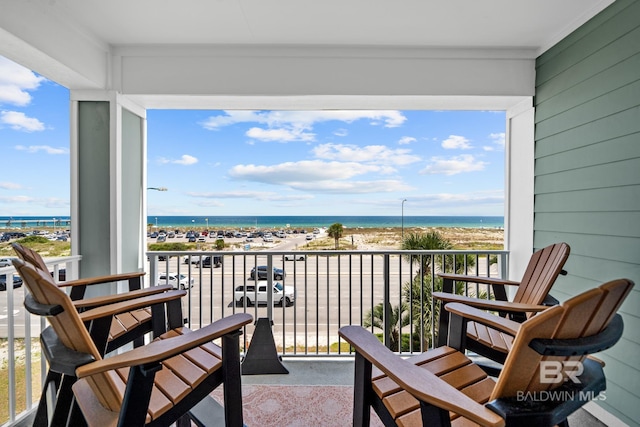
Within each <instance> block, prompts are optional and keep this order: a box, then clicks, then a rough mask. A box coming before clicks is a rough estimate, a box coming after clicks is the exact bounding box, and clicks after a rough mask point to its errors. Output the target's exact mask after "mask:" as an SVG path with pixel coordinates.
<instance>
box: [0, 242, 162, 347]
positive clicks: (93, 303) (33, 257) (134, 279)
mask: <svg viewBox="0 0 640 427" xmlns="http://www.w3.org/2000/svg"><path fill="white" fill-rule="evenodd" d="M11 246H12V247H13V250H14V251H15V252H16V254H17V255H18V257H20V259H22V260H23V261H25V262H28V263H30V264H31V265H33V266H34V267H35V268H37V269H40V270H41V271H43V272H46V273H48V272H49V269H48V267H47V264H46V263H45V261H44V259H42V257H41V256H40V254H39V253H37V252H36V251H34V250H32V249H30V248H27V247H26V246H23V245H21V244H19V243H12V244H11ZM144 275H145V273H144V272H133V273H124V274H114V275H107V276H98V277H90V278H86V279H78V280H70V281H66V282H61V283H58V286H59V287H61V288H67V289H71V291H70V297H71V299H72V300H73V301H74V305H75V307H76V308H77V309H78V311H85V310H88V309H90V308H95V307H100V306H103V305H106V304H113V303H116V302H121V301H127V300H131V299H135V298H140V297H144V296H148V295H154V294H158V293H162V292H167V291H169V290H171V289H172V287H171V286H170V285H161V286H151V287H149V288H143V287H142V278H143V276H144ZM120 281H127V282H128V283H129V292H126V293H121V294H116V295H105V296H100V297H93V298H84V295H85V292H86V289H87V286H92V285H99V284H105V283H114V282H120ZM151 330H152V323H151V310H150V309H149V308H144V309H139V310H134V311H131V312H126V313H121V314H118V315H116V316H114V317H113V320H112V322H111V323H110V326H109V328H108V329H106V330H103V331H97V330H96V329H95V328H94V330H93V336H94V337H96V336H98V334H99V333H100V334H108V335H107V336H106V341H105V340H103V339H102V338H100V339H98V340H97V342H96V345H98V350H99V351H100V354H101V355H103V356H104V354H105V353H108V352H111V351H113V350H115V349H117V348H120V347H122V346H123V345H125V344H128V343H130V342H133V343H134V345H135V346H139V345H141V344H143V343H144V339H143V338H144V335H145V334H146V333H149V332H151ZM99 343H104V346H103V345H102V344H99Z"/></svg>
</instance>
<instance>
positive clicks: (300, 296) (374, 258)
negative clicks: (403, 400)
mask: <svg viewBox="0 0 640 427" xmlns="http://www.w3.org/2000/svg"><path fill="white" fill-rule="evenodd" d="M147 255H148V258H149V272H150V274H149V280H150V283H154V284H164V283H170V284H172V285H174V286H175V287H184V288H185V289H187V290H188V295H187V296H186V298H185V299H184V312H185V313H186V317H187V318H188V322H189V324H190V326H191V327H192V328H198V327H200V326H201V325H205V324H208V323H210V322H212V321H214V320H217V319H219V318H221V317H224V316H228V315H230V314H232V313H236V312H248V313H251V314H252V315H253V316H254V318H256V319H258V318H267V319H269V320H270V321H271V322H272V324H273V326H272V331H273V336H274V341H275V344H276V347H277V350H278V352H279V353H280V354H282V355H284V356H298V355H302V356H308V355H339V354H344V353H345V352H346V353H347V354H348V347H347V346H343V345H342V344H343V343H341V342H340V340H339V338H338V329H339V328H340V327H341V326H344V325H349V324H357V325H363V326H366V327H367V328H369V329H371V330H372V331H373V332H375V333H378V334H380V335H381V337H382V339H383V340H384V342H385V344H386V345H387V346H389V347H390V348H392V349H394V350H396V351H400V352H409V353H410V352H416V351H423V350H425V349H427V348H429V347H430V346H431V345H432V343H434V342H435V334H436V329H437V327H436V325H435V322H437V320H436V319H437V317H436V316H435V314H436V311H437V309H438V308H437V304H435V302H434V301H433V300H432V299H431V293H432V292H433V291H434V290H437V288H439V287H440V286H441V282H440V280H439V279H438V277H437V273H439V272H447V273H451V272H458V273H463V272H466V273H468V274H474V275H481V276H489V277H507V271H506V268H507V265H508V262H507V253H506V252H505V251H366V252H363V251H308V252H276V251H268V252H267V251H264V252H262V251H261V252H226V251H225V252H204V251H202V252H148V254H147ZM294 255H295V256H294ZM212 261H213V262H212ZM258 266H263V267H266V268H265V269H264V270H261V271H259V273H260V274H262V273H264V276H262V275H260V276H259V277H258V279H259V280H258V281H257V282H256V280H255V279H254V277H253V276H255V274H254V275H253V276H252V270H253V269H254V268H257V267H258ZM274 269H276V270H274ZM271 271H274V274H267V272H271ZM281 276H283V277H281ZM181 277H182V278H181ZM276 284H280V285H282V286H283V287H284V289H283V291H284V294H285V296H284V297H283V294H282V292H281V291H279V290H275V291H274V292H266V293H265V292H260V291H264V290H267V289H274V288H273V286H274V285H276ZM185 285H186V286H185ZM462 292H463V293H464V294H467V295H477V296H480V297H486V298H490V297H491V291H490V289H487V288H486V287H483V286H475V285H474V286H473V287H468V288H465V289H463V290H462ZM288 294H291V295H292V297H290V299H293V301H291V303H290V304H286V303H285V304H280V301H281V299H283V298H285V299H286V298H287V296H286V295H288ZM261 300H264V302H262V301H261ZM249 301H250V302H251V304H249ZM256 301H258V302H260V303H258V304H256V303H255V302H256ZM252 334H253V330H252V328H247V330H246V331H245V339H246V344H248V343H249V342H250V339H251V337H252ZM401 342H402V344H400V343H401Z"/></svg>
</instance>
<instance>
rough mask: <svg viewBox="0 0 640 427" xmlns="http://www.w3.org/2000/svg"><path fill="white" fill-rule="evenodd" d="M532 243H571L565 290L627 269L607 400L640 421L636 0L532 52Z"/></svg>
mask: <svg viewBox="0 0 640 427" xmlns="http://www.w3.org/2000/svg"><path fill="white" fill-rule="evenodd" d="M535 107H536V118H535V122H536V130H535V140H536V146H535V218H534V246H535V248H536V249H539V248H542V247H544V246H546V245H548V244H550V243H553V242H556V241H566V242H567V243H569V244H570V245H571V256H570V257H569V261H568V262H567V265H566V270H567V271H568V272H569V275H568V276H567V277H566V278H562V280H561V281H559V282H558V284H557V285H556V286H555V287H554V289H553V291H552V293H553V295H554V296H556V297H557V298H559V299H561V300H562V299H566V298H567V297H569V296H572V295H575V294H577V293H579V292H581V291H583V290H586V289H588V288H590V287H593V286H597V285H599V284H600V283H602V282H604V281H608V280H611V279H614V278H618V277H628V278H630V279H632V280H633V281H635V282H636V288H635V289H634V290H633V292H632V295H631V296H630V298H629V299H628V300H627V302H626V303H625V304H624V306H623V307H622V315H623V317H624V321H625V332H624V336H623V338H622V340H621V341H620V342H619V343H618V344H617V345H616V346H615V347H614V348H612V349H610V350H608V351H607V352H605V353H603V354H601V355H600V356H601V358H602V359H604V360H605V362H606V363H607V366H606V368H605V372H606V374H607V380H608V387H607V393H606V400H604V401H601V402H598V403H599V404H600V405H601V406H602V407H603V408H604V409H606V410H607V411H609V412H611V413H612V414H613V415H615V416H616V417H618V418H620V419H621V420H622V421H624V422H625V423H628V424H630V425H640V424H639V420H640V366H639V365H638V361H639V360H640V1H638V0H618V1H617V2H615V3H613V4H612V5H611V6H610V7H608V8H607V9H605V10H604V11H603V12H602V13H600V14H599V15H597V16H596V17H594V18H593V19H592V20H591V21H589V22H588V23H586V24H585V25H583V26H582V27H580V28H579V29H578V30H576V31H575V32H573V33H572V34H570V35H569V36H568V37H566V38H565V39H564V40H562V41H561V42H559V43H558V44H557V45H555V46H554V47H553V48H551V49H549V50H548V51H547V52H545V53H544V54H543V55H541V56H540V57H539V58H538V59H537V62H536V96H535Z"/></svg>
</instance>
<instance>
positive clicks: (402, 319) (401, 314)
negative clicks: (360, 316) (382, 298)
mask: <svg viewBox="0 0 640 427" xmlns="http://www.w3.org/2000/svg"><path fill="white" fill-rule="evenodd" d="M389 308H390V310H389V311H390V313H391V318H390V319H389V323H390V324H391V325H392V326H391V334H390V337H389V338H390V346H389V348H390V350H392V351H398V350H399V349H400V343H401V337H400V328H401V327H405V326H409V324H410V323H411V317H410V316H409V309H408V305H407V304H406V303H405V302H402V303H401V304H400V305H399V306H397V305H396V306H395V307H389ZM363 325H364V327H366V328H370V327H372V326H373V327H375V328H378V329H381V330H383V331H384V330H385V324H384V305H383V304H382V303H379V304H377V305H376V306H375V307H373V310H370V311H369V312H367V314H366V315H365V318H364V321H363Z"/></svg>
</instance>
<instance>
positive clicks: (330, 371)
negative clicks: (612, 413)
mask: <svg viewBox="0 0 640 427" xmlns="http://www.w3.org/2000/svg"><path fill="white" fill-rule="evenodd" d="M282 364H283V366H284V367H285V368H286V369H287V370H288V371H289V374H284V375H281V374H273V375H243V376H242V383H243V384H252V385H259V384H266V385H334V386H335V385H345V386H351V385H353V376H354V373H353V359H352V358H350V357H335V358H332V357H292V358H284V359H283V360H282ZM311 410H312V409H311ZM569 425H573V426H583V427H603V426H604V427H606V424H604V423H602V422H601V421H599V420H598V419H597V418H595V417H594V416H593V415H591V414H590V413H589V412H587V411H585V410H584V409H580V410H578V411H577V412H575V413H574V414H573V415H572V416H570V417H569Z"/></svg>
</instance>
